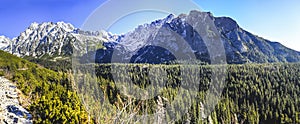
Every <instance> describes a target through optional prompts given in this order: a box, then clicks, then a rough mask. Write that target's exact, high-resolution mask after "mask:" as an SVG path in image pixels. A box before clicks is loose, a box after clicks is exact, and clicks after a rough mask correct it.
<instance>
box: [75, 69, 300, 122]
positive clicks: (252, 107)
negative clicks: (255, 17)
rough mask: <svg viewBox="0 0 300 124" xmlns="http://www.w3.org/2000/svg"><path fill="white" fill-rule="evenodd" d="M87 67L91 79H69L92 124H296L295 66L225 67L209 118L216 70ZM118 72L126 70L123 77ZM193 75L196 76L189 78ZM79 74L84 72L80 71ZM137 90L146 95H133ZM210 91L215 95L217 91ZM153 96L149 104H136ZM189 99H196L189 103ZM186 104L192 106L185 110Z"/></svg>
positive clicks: (297, 91) (298, 87)
mask: <svg viewBox="0 0 300 124" xmlns="http://www.w3.org/2000/svg"><path fill="white" fill-rule="evenodd" d="M92 66H94V67H95V68H96V77H95V76H92V75H85V76H84V77H80V76H75V79H76V78H78V80H79V79H84V81H83V82H79V84H78V85H77V90H78V91H79V92H78V93H79V95H80V96H81V97H82V98H83V99H84V101H85V102H84V106H85V107H86V108H88V109H87V111H88V112H89V113H91V114H92V115H95V116H96V117H97V118H95V119H96V122H98V123H116V122H117V123H133V122H136V121H141V120H138V119H140V118H138V117H140V116H141V115H145V114H148V115H151V114H154V113H155V114H156V115H155V116H153V117H152V116H147V117H148V118H144V119H145V120H146V122H149V123H151V122H152V121H153V120H156V121H158V122H164V121H165V120H166V121H170V120H171V119H174V118H175V120H176V121H175V122H173V123H186V122H191V123H200V124H205V123H216V124H217V123H223V124H224V123H225V124H229V123H250V124H251V123H299V122H300V120H299V118H298V116H299V111H300V106H299V105H300V100H299V98H300V97H299V94H300V83H299V80H300V79H299V78H300V73H299V71H300V68H299V67H300V64H280V63H277V64H245V65H228V66H227V67H226V68H225V69H223V70H219V71H218V72H219V73H225V77H223V78H225V82H224V83H225V84H226V85H225V87H224V90H223V92H222V96H221V98H220V101H219V103H218V104H217V105H216V106H215V109H214V110H213V111H212V113H210V114H206V110H205V108H206V106H204V105H205V102H206V99H205V98H206V95H207V91H208V89H209V88H210V86H211V83H210V81H211V80H212V78H216V80H217V81H220V80H222V79H221V78H222V77H213V75H212V69H213V68H216V67H217V66H214V65H189V66H187V67H186V68H188V69H187V70H188V71H183V68H181V67H180V65H157V64H156V65H152V64H96V65H92ZM113 68H117V69H113ZM78 70H80V67H78ZM123 70H127V71H126V73H124V71H123ZM151 70H156V71H152V72H151ZM197 71H199V73H198V74H199V75H196V76H195V74H197V73H196V72H197ZM153 72H154V73H153ZM81 73H85V71H84V69H82V70H81ZM182 73H187V74H186V75H190V76H192V77H189V78H191V79H195V78H198V79H199V82H196V83H194V84H191V82H192V80H189V83H184V82H182ZM79 75H80V74H79ZM116 77H117V79H116ZM198 79H195V80H198ZM95 82H96V83H95ZM126 83H132V84H131V85H132V86H133V87H130V86H129V85H127V86H126V85H124V84H126ZM122 86H124V87H122ZM130 88H131V89H130ZM139 88H141V89H145V90H147V91H150V92H148V93H143V92H135V91H138V90H137V89H139ZM180 88H183V89H184V88H185V89H186V91H184V92H183V94H184V95H181V94H179V91H180ZM192 91H196V92H192ZM212 92H217V89H213V90H212ZM155 93H157V94H156V95H154V97H150V98H149V99H145V100H142V99H139V97H141V98H142V97H143V96H147V95H148V96H151V95H153V94H155ZM195 94H196V97H195V98H193V99H191V98H192V95H195ZM175 99H176V100H175ZM211 99H214V98H211ZM189 100H192V102H191V105H190V106H187V105H188V102H187V101H189ZM174 102H175V103H174ZM185 107H187V111H184V112H183V111H180V109H179V108H185ZM168 108H169V109H168ZM154 117H155V118H154ZM205 117H206V118H205ZM157 118H160V119H157Z"/></svg>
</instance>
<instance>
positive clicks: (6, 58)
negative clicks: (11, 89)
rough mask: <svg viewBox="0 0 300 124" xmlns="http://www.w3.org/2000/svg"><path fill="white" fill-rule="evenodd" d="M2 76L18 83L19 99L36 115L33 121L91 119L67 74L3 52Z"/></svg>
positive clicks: (0, 72)
mask: <svg viewBox="0 0 300 124" xmlns="http://www.w3.org/2000/svg"><path fill="white" fill-rule="evenodd" d="M0 76H4V77H5V78H7V79H9V80H11V81H12V82H14V83H16V86H17V88H18V89H20V90H21V91H22V94H21V95H19V97H20V98H19V100H20V101H22V102H21V105H22V106H23V107H24V108H26V109H27V110H28V111H29V112H30V113H31V114H32V115H33V121H34V123H87V122H88V114H87V112H86V111H85V109H84V107H83V106H82V104H81V101H80V100H79V98H78V96H77V94H76V92H74V91H73V89H72V86H71V80H70V77H69V75H68V74H67V73H62V72H55V71H52V70H49V69H46V68H44V67H41V66H39V65H37V64H34V63H31V62H29V61H27V60H24V59H21V58H18V57H16V56H14V55H11V54H9V53H6V52H3V51H0ZM91 123H92V122H91Z"/></svg>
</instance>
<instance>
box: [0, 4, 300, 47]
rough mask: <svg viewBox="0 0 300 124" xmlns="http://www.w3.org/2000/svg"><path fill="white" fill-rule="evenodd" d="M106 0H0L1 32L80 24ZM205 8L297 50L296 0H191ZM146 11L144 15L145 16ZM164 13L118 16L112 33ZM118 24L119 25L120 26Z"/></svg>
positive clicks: (11, 34)
mask: <svg viewBox="0 0 300 124" xmlns="http://www.w3.org/2000/svg"><path fill="white" fill-rule="evenodd" d="M105 1H106V0H1V1H0V16H1V17H0V35H5V36H8V37H10V38H12V37H15V36H18V35H19V34H20V32H22V31H24V30H25V29H26V28H27V27H28V26H29V25H30V24H31V23H32V22H38V23H41V22H49V21H52V22H58V21H64V22H69V23H71V24H73V25H74V26H75V27H81V25H82V24H83V23H84V21H85V20H86V18H87V17H88V16H89V15H90V14H91V13H92V12H93V11H94V10H95V9H96V8H97V7H99V6H100V5H101V4H103V3H104V2H105ZM194 2H195V3H197V4H198V6H199V7H200V8H201V9H203V10H204V11H211V12H212V13H213V14H214V15H215V16H229V17H232V18H233V19H235V20H236V21H237V22H238V23H239V25H240V26H241V27H242V28H244V29H246V30H248V31H250V32H252V33H254V34H256V35H258V36H261V37H264V38H266V39H269V40H272V41H278V42H281V43H282V44H284V45H286V46H288V47H290V48H292V49H295V50H298V51H300V16H299V15H300V14H299V12H300V7H299V6H300V1H299V0H286V1H283V0H194ZM145 15H147V16H145ZM165 15H166V13H158V12H156V13H154V12H145V13H137V14H136V15H130V16H128V17H126V18H123V19H121V20H119V21H118V22H117V23H116V24H115V25H114V26H112V28H111V30H110V31H111V32H113V33H121V32H126V31H127V30H131V29H133V28H134V27H136V25H138V24H142V23H145V22H149V21H151V20H155V19H157V18H162V17H164V16H165ZM120 27H121V28H120Z"/></svg>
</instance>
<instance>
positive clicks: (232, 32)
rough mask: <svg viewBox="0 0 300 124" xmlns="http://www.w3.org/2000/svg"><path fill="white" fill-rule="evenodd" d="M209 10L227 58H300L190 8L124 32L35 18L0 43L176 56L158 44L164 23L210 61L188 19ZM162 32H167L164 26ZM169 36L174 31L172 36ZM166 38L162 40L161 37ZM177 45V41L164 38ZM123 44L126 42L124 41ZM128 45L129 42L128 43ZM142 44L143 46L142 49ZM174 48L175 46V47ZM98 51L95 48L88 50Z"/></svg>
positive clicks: (24, 50) (26, 51) (33, 52)
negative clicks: (37, 21) (23, 29)
mask: <svg viewBox="0 0 300 124" xmlns="http://www.w3.org/2000/svg"><path fill="white" fill-rule="evenodd" d="M199 15H207V17H209V18H211V20H212V21H213V22H214V24H215V26H216V28H217V30H218V31H219V33H220V34H221V36H220V37H221V39H222V43H223V45H224V48H225V52H226V58H227V62H228V63H232V64H238V63H267V62H300V52H298V51H295V50H292V49H289V48H287V47H285V46H283V45H282V44H280V43H278V42H271V41H269V40H266V39H264V38H261V37H258V36H256V35H254V34H252V33H250V32H248V31H246V30H244V29H242V28H241V27H240V26H239V25H238V24H237V22H236V21H235V20H233V19H231V18H229V17H214V16H213V15H212V14H211V13H209V12H199V11H191V12H190V13H189V14H188V15H185V14H182V15H179V16H177V17H175V16H174V15H172V14H171V15H169V16H168V17H166V18H164V19H160V20H156V21H153V22H151V23H149V24H144V25H140V26H138V27H137V28H136V29H135V30H133V31H130V32H128V33H126V34H123V35H114V34H111V33H109V32H105V31H98V32H92V31H82V30H80V29H78V28H74V27H73V26H72V25H71V24H68V23H64V22H57V23H52V22H47V23H42V24H37V23H33V24H31V26H30V27H28V28H27V29H26V30H25V31H24V32H22V33H21V34H20V36H18V37H16V38H13V39H8V38H6V37H4V36H1V37H0V49H1V50H4V51H7V52H9V53H12V54H14V55H17V56H20V57H25V56H30V57H34V58H41V57H44V56H52V57H53V56H71V55H72V53H74V52H75V51H77V52H78V51H79V52H80V53H79V54H81V55H89V56H90V57H95V56H96V60H95V61H96V62H99V63H107V62H110V59H111V56H112V53H113V51H116V50H117V51H121V52H120V53H124V54H123V55H120V57H123V58H122V59H123V60H128V61H130V62H137V63H143V62H146V63H162V62H165V61H172V60H175V59H176V58H175V57H174V56H173V55H172V54H170V52H169V51H168V50H166V49H163V48H159V47H155V46H154V45H155V44H157V40H163V39H164V38H166V37H168V36H167V35H161V36H160V37H155V38H156V39H155V40H153V39H151V38H149V37H153V36H155V35H156V34H155V33H157V32H158V30H160V29H161V28H162V27H163V28H165V29H169V30H171V31H174V32H176V33H177V34H178V35H180V36H181V37H182V38H184V40H185V41H186V42H187V43H188V44H189V45H190V46H191V49H192V50H193V52H194V54H195V56H196V58H197V59H198V60H201V61H203V62H208V63H209V62H210V60H209V59H210V54H209V53H208V50H207V47H206V46H207V45H208V44H205V43H204V41H203V39H202V37H201V36H200V35H199V34H198V33H197V32H196V31H195V29H194V28H193V27H192V26H191V25H189V24H188V23H187V22H188V21H190V20H189V19H190V18H193V16H199ZM161 33H162V34H164V32H161ZM169 37H170V36H169ZM161 42H162V41H161ZM164 43H165V44H167V45H170V46H176V45H178V44H176V42H164ZM123 46H124V47H123ZM126 46H130V47H126ZM141 46H142V49H138V48H139V47H141ZM174 49H175V48H174ZM91 52H95V53H96V54H89V53H91Z"/></svg>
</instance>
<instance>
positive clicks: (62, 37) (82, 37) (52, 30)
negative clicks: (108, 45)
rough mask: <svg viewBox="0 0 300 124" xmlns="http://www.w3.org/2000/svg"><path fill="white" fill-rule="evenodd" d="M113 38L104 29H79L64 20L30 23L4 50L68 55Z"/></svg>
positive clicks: (18, 53) (18, 52)
mask: <svg viewBox="0 0 300 124" xmlns="http://www.w3.org/2000/svg"><path fill="white" fill-rule="evenodd" d="M113 38H115V37H114V36H113V35H111V34H110V33H107V32H104V31H100V32H90V31H81V30H80V29H77V28H74V26H73V25H71V24H69V23H64V22H57V23H53V22H45V23H42V24H38V23H32V24H31V25H30V26H29V27H28V28H27V29H26V30H25V31H24V32H22V33H21V34H20V36H18V37H16V38H14V39H13V40H12V44H10V45H8V46H7V48H6V49H4V50H5V51H8V52H10V53H12V54H15V55H17V56H20V57H24V56H31V57H36V58H39V57H42V56H44V55H47V56H69V55H72V53H73V50H74V49H76V51H83V52H85V51H86V50H87V49H88V47H87V46H86V45H88V44H89V45H92V44H93V43H95V44H98V42H107V41H109V40H112V39H113ZM87 42H88V43H87ZM4 46H5V45H4Z"/></svg>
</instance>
